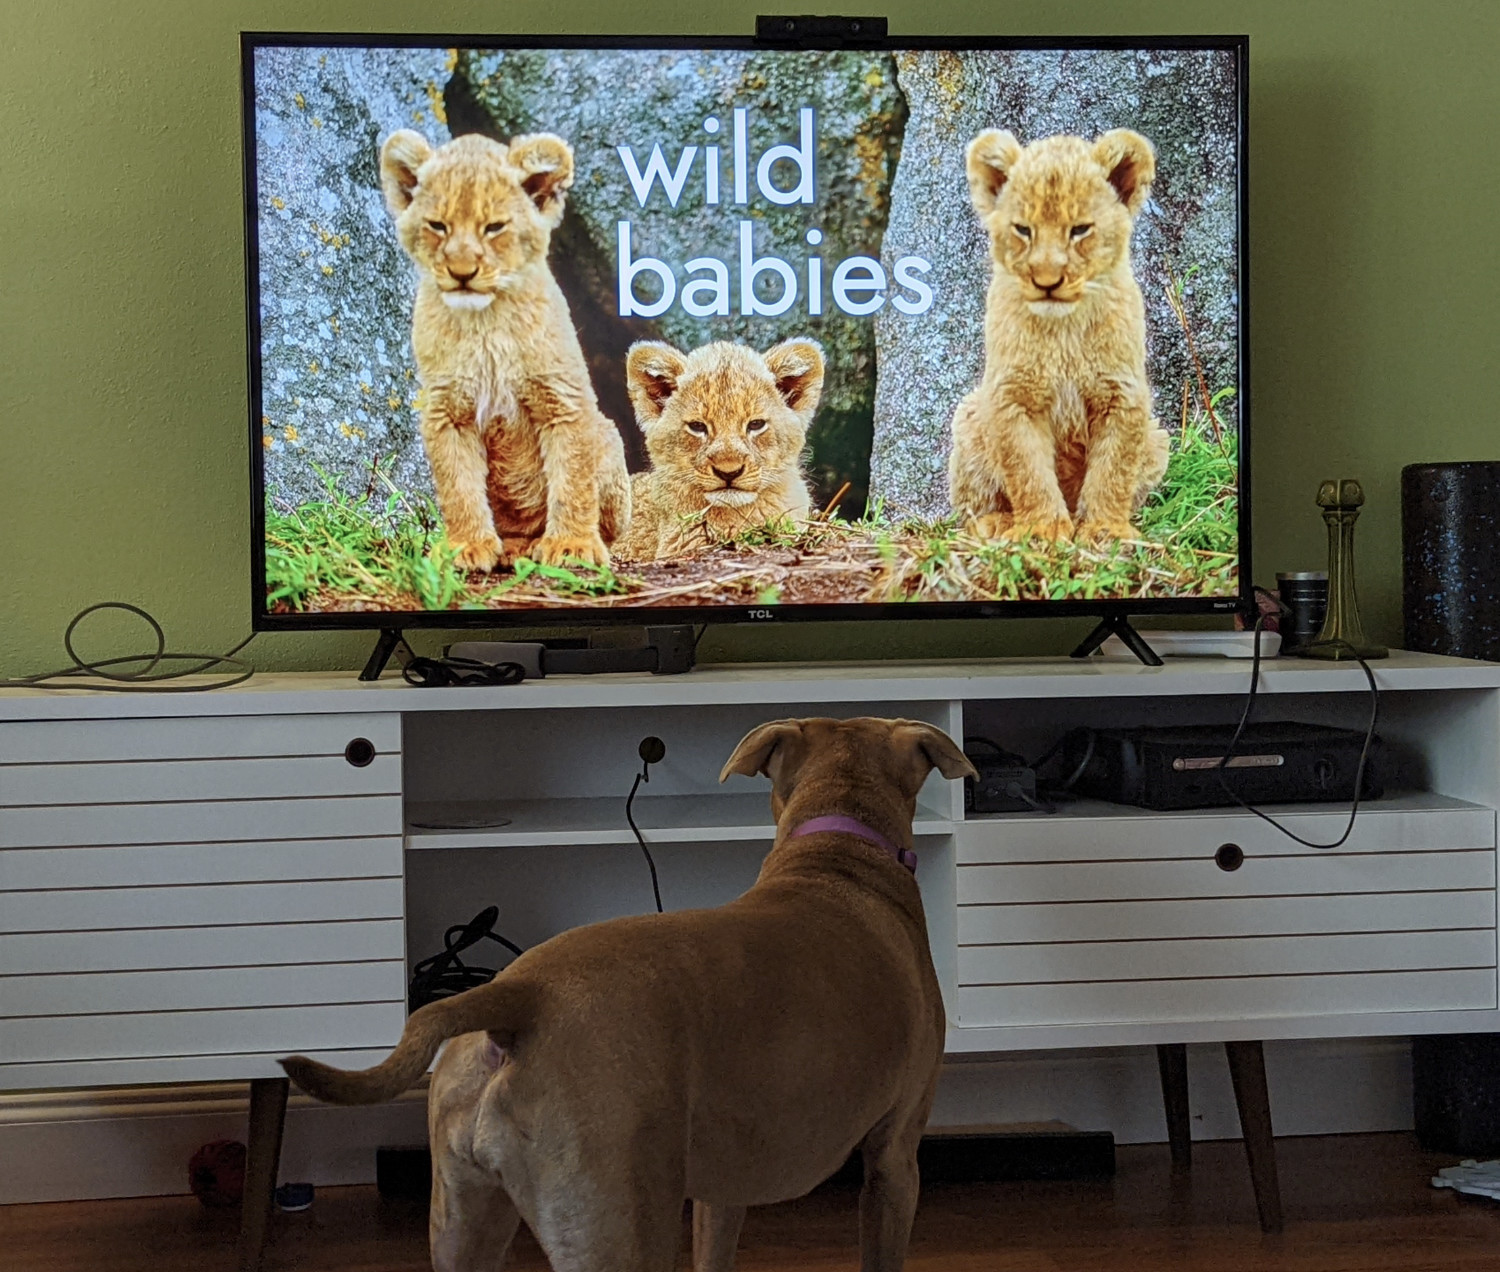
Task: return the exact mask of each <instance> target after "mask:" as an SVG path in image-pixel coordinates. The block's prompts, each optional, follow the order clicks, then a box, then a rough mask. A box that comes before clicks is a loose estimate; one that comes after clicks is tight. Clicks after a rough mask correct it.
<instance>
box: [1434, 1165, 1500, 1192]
mask: <svg viewBox="0 0 1500 1272" xmlns="http://www.w3.org/2000/svg"><path fill="white" fill-rule="evenodd" d="M1432 1186H1433V1187H1434V1188H1451V1189H1453V1191H1454V1192H1461V1193H1468V1194H1470V1195H1471V1196H1474V1197H1489V1198H1491V1199H1492V1200H1494V1201H1500V1161H1494V1162H1478V1161H1474V1160H1473V1159H1470V1160H1469V1161H1464V1162H1460V1163H1459V1164H1458V1165H1457V1166H1444V1167H1443V1168H1442V1170H1440V1171H1438V1173H1437V1174H1436V1175H1434V1176H1433V1177H1432Z"/></svg>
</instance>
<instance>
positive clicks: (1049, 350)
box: [948, 128, 1168, 540]
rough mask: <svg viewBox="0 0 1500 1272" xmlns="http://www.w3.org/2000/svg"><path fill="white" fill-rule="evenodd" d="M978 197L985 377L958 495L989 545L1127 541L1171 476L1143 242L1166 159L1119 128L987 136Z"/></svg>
mask: <svg viewBox="0 0 1500 1272" xmlns="http://www.w3.org/2000/svg"><path fill="white" fill-rule="evenodd" d="M968 172H969V189H970V192H971V194H972V195H973V200H974V207H975V209H976V210H977V211H978V213H979V216H980V219H981V220H982V221H983V223H984V226H985V229H986V230H988V232H989V236H990V250H991V255H992V257H993V274H992V277H991V280H990V287H989V294H988V297H987V298H986V301H985V315H984V347H985V366H984V378H983V379H982V380H981V381H980V383H979V386H978V387H977V388H975V389H974V390H973V391H972V392H970V393H969V394H968V395H967V396H966V397H965V398H964V399H963V400H962V401H961V402H960V403H959V405H958V409H957V410H956V411H955V412H954V416H953V451H952V454H951V455H950V456H949V462H948V488H949V494H950V496H951V498H952V502H953V508H954V510H955V511H956V512H959V513H961V514H963V515H966V516H968V517H970V518H972V522H973V529H974V532H975V533H976V534H978V535H980V536H981V537H983V538H987V539H1014V540H1026V539H1029V538H1033V537H1035V538H1039V539H1049V540H1058V539H1068V538H1072V537H1074V536H1075V520H1076V537H1077V538H1079V539H1082V540H1101V539H1125V538H1130V537H1132V536H1133V535H1134V534H1135V531H1134V530H1133V529H1132V527H1131V524H1130V519H1131V516H1132V514H1133V513H1134V512H1135V511H1136V509H1137V508H1139V507H1140V505H1141V504H1142V503H1143V502H1144V500H1145V498H1146V496H1147V494H1149V493H1150V491H1151V489H1152V488H1153V487H1154V486H1155V485H1156V483H1157V482H1159V481H1160V480H1161V478H1162V474H1163V473H1165V472H1166V466H1167V440H1168V439H1167V434H1166V432H1165V431H1164V430H1163V429H1162V428H1161V427H1160V426H1159V425H1158V423H1157V422H1156V420H1155V419H1154V418H1153V416H1152V413H1151V385H1150V384H1149V382H1148V381H1147V379H1146V318H1145V306H1144V305H1143V303H1142V301H1141V289H1140V287H1139V286H1137V284H1136V281H1135V277H1134V275H1133V274H1132V273H1131V268H1130V233H1131V229H1132V227H1133V225H1134V221H1135V217H1136V214H1137V213H1139V212H1140V210H1141V208H1142V206H1143V205H1144V204H1145V202H1146V196H1147V194H1148V193H1149V191H1150V189H1151V182H1152V179H1153V178H1154V176H1155V175H1156V153H1155V151H1154V150H1153V149H1152V146H1151V143H1150V142H1149V141H1147V140H1146V139H1145V138H1144V137H1142V136H1140V135H1139V134H1138V133H1134V132H1130V131H1129V130H1128V129H1124V128H1117V129H1114V130H1113V131H1111V132H1107V133H1105V134H1104V135H1103V136H1102V137H1100V138H1099V139H1098V140H1097V141H1094V142H1088V141H1085V140H1084V139H1083V138H1082V137H1069V136H1056V137H1046V138H1043V139H1042V140H1041V141H1035V142H1032V143H1031V145H1029V146H1026V147H1025V148H1024V149H1023V148H1022V146H1021V144H1020V143H1019V142H1018V141H1017V140H1016V139H1015V138H1014V137H1013V136H1011V134H1010V133H1008V132H1002V131H1000V130H999V129H995V128H991V129H986V130H985V131H984V132H982V133H980V134H979V136H977V137H976V138H974V140H973V141H972V142H971V143H970V144H969V150H968Z"/></svg>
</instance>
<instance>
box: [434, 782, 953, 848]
mask: <svg viewBox="0 0 1500 1272" xmlns="http://www.w3.org/2000/svg"><path fill="white" fill-rule="evenodd" d="M487 816H489V817H494V818H496V819H497V820H498V819H499V818H502V817H503V818H506V819H508V820H507V821H506V824H505V825H496V826H483V827H474V826H468V825H462V824H460V825H456V826H454V827H453V828H451V829H450V828H449V827H448V826H444V825H441V823H465V822H468V821H471V820H478V819H482V818H484V817H487ZM635 821H636V825H637V826H639V827H640V828H641V833H642V834H643V835H644V836H645V837H646V841H647V843H653V844H692V843H724V842H728V841H731V840H735V841H738V840H748V841H759V842H762V843H766V844H769V843H770V842H771V840H772V839H774V838H775V837H776V827H775V824H774V823H773V822H772V820H771V805H770V800H769V799H768V798H767V797H766V796H765V794H763V793H760V794H753V795H654V796H650V797H637V799H636V801H635ZM406 823H407V824H406V846H407V848H408V849H409V850H411V851H423V850H428V849H436V848H545V847H550V846H572V845H577V846H582V845H586V844H633V843H634V842H635V836H634V835H633V834H631V832H630V827H629V825H627V824H626V821H625V801H624V799H623V798H621V797H619V796H594V797H579V798H575V799H526V800H507V801H503V802H499V801H497V802H493V803H491V802H478V801H474V802H469V801H462V802H456V803H450V802H444V801H433V802H425V803H413V804H410V805H408V811H407V817H406ZM954 824H955V823H954V822H953V820H952V819H951V818H944V817H943V816H942V814H941V813H940V812H938V811H937V810H935V809H932V808H924V807H919V808H918V811H917V819H916V822H915V823H914V824H913V827H912V829H913V832H914V833H915V834H916V835H918V836H928V835H951V834H952V833H953V829H954Z"/></svg>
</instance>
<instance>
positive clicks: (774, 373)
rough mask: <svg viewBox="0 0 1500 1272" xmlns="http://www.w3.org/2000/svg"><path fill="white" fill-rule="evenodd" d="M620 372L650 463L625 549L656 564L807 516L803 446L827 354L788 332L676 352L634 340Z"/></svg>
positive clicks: (640, 481)
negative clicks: (777, 338)
mask: <svg viewBox="0 0 1500 1272" xmlns="http://www.w3.org/2000/svg"><path fill="white" fill-rule="evenodd" d="M625 379H626V382H627V384H628V386H629V388H630V400H631V401H632V402H633V403H634V404H635V414H636V421H637V422H638V423H639V424H640V426H641V429H642V431H643V432H644V433H645V434H646V450H647V452H648V453H649V454H650V456H651V470H650V471H649V472H644V473H637V474H636V475H635V477H634V479H633V486H634V492H635V517H634V521H633V522H632V525H631V530H630V533H629V535H628V536H627V537H626V538H625V539H624V540H623V541H622V542H621V543H620V544H619V547H618V551H619V554H620V555H621V556H622V557H629V558H633V559H636V560H644V561H649V560H658V559H660V558H662V557H670V556H678V555H680V554H682V553H684V552H691V551H693V550H694V549H696V548H702V547H706V546H707V545H708V544H711V543H715V542H720V541H722V540H724V539H727V538H730V537H732V536H733V535H735V534H738V533H740V532H741V531H744V530H748V529H751V528H752V527H755V526H763V525H766V524H767V523H769V522H773V521H777V520H780V519H781V518H783V517H790V518H792V519H794V520H796V519H802V518H805V517H806V516H807V513H808V507H809V499H808V493H807V481H806V479H805V478H804V477H803V475H802V468H801V455H802V447H803V445H804V443H805V442H806V441H807V428H808V425H809V424H810V423H811V422H812V417H813V413H814V412H815V411H816V410H817V409H818V399H819V398H820V397H821V396H822V393H823V350H822V348H821V347H820V346H819V345H818V344H817V343H816V342H815V341H812V340H807V339H803V338H798V339H795V340H786V341H783V342H782V343H781V344H779V345H776V346H775V347H774V348H772V349H768V350H767V351H766V352H765V353H763V354H762V353H757V352H756V351H755V350H754V349H750V348H747V347H746V346H745V345H739V344H730V343H728V342H726V341H718V342H715V343H714V344H707V345H704V346H703V347H702V348H699V349H694V350H693V352H692V353H689V354H683V353H681V352H680V351H678V350H677V349H674V348H673V347H672V346H671V345H668V344H661V343H658V342H654V341H652V342H646V343H642V344H635V345H632V346H631V347H630V352H629V353H628V354H627V355H626V359H625Z"/></svg>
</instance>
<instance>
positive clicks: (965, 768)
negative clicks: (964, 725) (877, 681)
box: [895, 720, 979, 786]
mask: <svg viewBox="0 0 1500 1272" xmlns="http://www.w3.org/2000/svg"><path fill="white" fill-rule="evenodd" d="M895 733H896V736H897V737H898V738H899V739H900V740H901V741H902V742H904V743H906V744H908V745H909V746H910V747H911V763H912V764H913V765H914V766H916V767H917V768H919V769H920V770H921V771H920V773H919V774H917V775H916V776H917V785H919V786H920V785H921V784H922V781H923V780H924V779H925V778H926V777H927V774H928V773H929V772H930V771H931V770H932V769H937V771H938V772H939V773H941V774H942V775H943V776H944V777H948V778H953V777H978V776H979V774H978V772H976V771H975V768H974V766H973V764H971V763H970V762H969V757H968V756H967V755H965V754H964V753H963V748H962V747H960V746H959V745H958V743H957V742H955V741H954V740H953V739H952V738H950V737H949V736H948V735H947V734H946V733H944V732H943V731H942V730H941V729H939V728H938V727H937V726H936V725H931V724H928V723H927V722H926V721H925V720H898V721H896V729H895Z"/></svg>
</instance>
